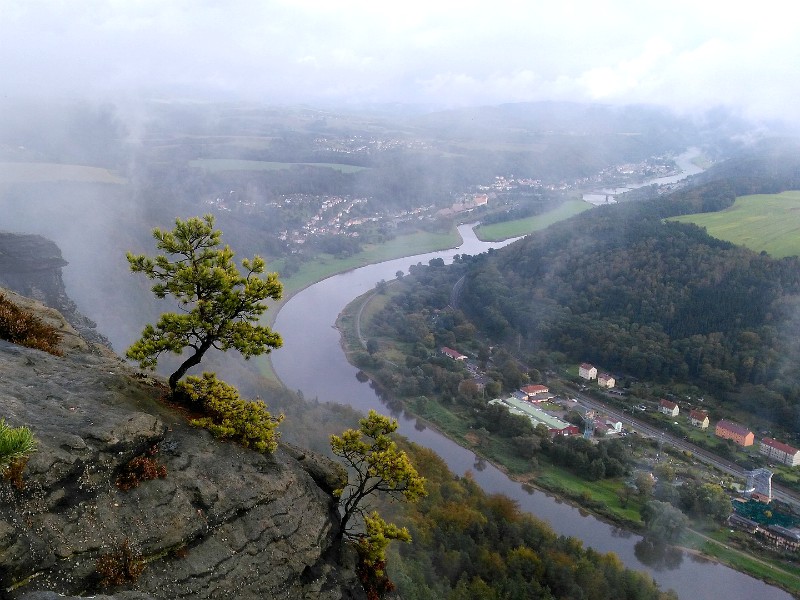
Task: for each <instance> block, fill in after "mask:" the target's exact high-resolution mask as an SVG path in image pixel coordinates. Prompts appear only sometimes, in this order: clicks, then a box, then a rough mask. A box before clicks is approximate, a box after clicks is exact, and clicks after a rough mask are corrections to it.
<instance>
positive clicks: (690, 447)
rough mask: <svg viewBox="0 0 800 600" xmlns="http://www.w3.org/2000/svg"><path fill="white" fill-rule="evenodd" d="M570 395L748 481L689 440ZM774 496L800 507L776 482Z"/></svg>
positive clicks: (798, 500)
mask: <svg viewBox="0 0 800 600" xmlns="http://www.w3.org/2000/svg"><path fill="white" fill-rule="evenodd" d="M570 393H571V394H572V395H573V396H574V397H575V398H577V400H578V401H579V402H580V403H581V404H583V405H584V406H586V407H588V408H593V409H594V410H597V411H602V412H603V413H605V414H607V415H609V416H611V417H614V418H615V419H618V420H620V421H622V423H624V424H626V425H630V426H631V427H632V428H633V429H634V430H635V431H638V432H639V433H641V434H643V435H646V436H649V437H652V438H654V439H660V440H661V441H662V443H664V444H669V445H670V446H673V447H674V448H677V449H679V450H686V451H688V452H691V453H692V455H693V456H694V457H695V458H697V459H698V460H700V461H702V462H704V463H706V464H708V465H711V466H713V467H715V468H717V469H719V470H720V471H722V472H724V473H727V474H729V475H732V476H734V477H738V478H739V479H746V476H745V470H744V469H743V468H741V467H740V466H738V465H735V464H734V463H732V462H730V461H727V460H725V459H723V458H720V457H719V456H716V455H715V454H712V453H710V452H709V451H708V450H704V449H703V448H700V447H698V446H695V445H694V444H692V443H691V442H689V441H687V440H684V439H680V438H677V437H675V436H673V435H670V434H669V433H667V432H665V431H664V430H662V429H658V428H657V427H654V426H653V425H651V424H649V423H644V422H642V421H640V420H638V419H636V418H634V417H633V416H631V415H630V414H628V413H626V412H623V411H621V410H619V409H617V408H613V407H610V406H608V405H607V404H605V403H604V402H601V401H599V400H596V399H594V398H590V397H589V396H587V395H586V394H581V393H580V392H576V391H574V390H572V391H571V392H570ZM772 496H773V498H775V499H777V500H780V501H781V502H786V503H788V504H793V505H795V506H797V507H800V494H797V493H796V492H794V491H793V490H789V489H787V488H785V487H783V486H781V485H779V484H776V483H774V482H773V484H772Z"/></svg>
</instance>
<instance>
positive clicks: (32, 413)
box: [0, 314, 363, 600]
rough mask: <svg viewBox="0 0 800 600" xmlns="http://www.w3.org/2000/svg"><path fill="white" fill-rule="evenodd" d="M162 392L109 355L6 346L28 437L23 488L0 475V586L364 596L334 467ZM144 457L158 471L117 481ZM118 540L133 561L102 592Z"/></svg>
mask: <svg viewBox="0 0 800 600" xmlns="http://www.w3.org/2000/svg"><path fill="white" fill-rule="evenodd" d="M49 316H50V318H54V317H53V314H50V315H49ZM164 391H165V388H164V386H163V383H162V382H161V381H160V380H157V379H152V378H148V377H143V376H142V375H141V374H140V373H138V372H137V371H135V370H133V369H132V368H131V367H129V366H128V365H127V364H126V363H124V362H123V361H121V360H120V359H118V358H116V357H114V356H113V355H107V354H98V353H96V352H92V351H90V350H89V349H87V348H82V347H80V345H77V346H76V345H74V344H73V345H72V346H71V347H69V348H68V349H67V354H66V356H64V357H62V358H59V357H55V356H51V355H49V354H45V353H43V352H40V351H37V350H32V349H28V348H23V347H20V346H15V345H12V344H9V343H7V342H4V341H0V417H4V418H6V420H7V422H8V423H9V424H10V425H12V426H18V425H26V426H28V427H30V428H31V429H32V430H33V432H34V434H35V436H36V438H37V441H38V450H37V451H36V452H35V453H34V454H32V455H31V457H30V460H29V461H28V464H27V467H26V469H25V471H24V473H23V483H24V487H23V488H22V489H18V488H17V487H16V486H15V485H14V484H13V483H12V482H11V481H2V482H0V586H2V588H1V589H0V597H8V598H33V599H35V598H50V597H51V596H49V595H48V593H51V592H56V593H59V594H71V595H84V594H88V593H95V592H98V591H100V592H102V593H106V594H118V595H116V596H115V597H118V598H123V597H125V598H147V597H148V596H149V597H152V598H237V599H247V598H292V599H293V598H314V599H317V598H322V599H330V600H336V599H342V598H360V597H362V595H363V592H361V591H360V588H359V585H358V583H357V580H356V578H355V575H354V572H353V569H352V559H348V558H347V556H346V555H343V552H342V549H341V548H340V546H339V545H338V542H336V539H337V536H336V534H337V533H338V522H339V520H338V514H337V510H336V501H335V499H334V498H333V497H332V495H331V488H333V487H335V486H337V482H338V481H339V478H340V477H341V476H342V473H341V472H340V471H339V470H338V467H337V466H336V465H335V463H332V462H330V461H328V460H327V459H324V458H321V457H317V456H314V455H313V454H311V453H309V452H306V451H303V450H300V449H297V448H290V447H285V446H282V447H281V448H279V450H278V451H277V452H276V453H275V454H274V455H263V454H259V453H256V452H253V451H250V450H247V449H244V448H241V447H239V446H237V445H234V444H228V443H221V442H219V441H216V440H214V439H213V438H212V437H211V436H210V434H208V432H206V431H204V430H198V429H195V428H192V427H190V426H189V425H188V424H187V422H186V419H185V417H184V415H182V414H181V413H180V412H179V411H178V410H176V409H175V408H173V407H170V406H168V405H167V404H166V403H165V402H164V401H163V395H164ZM142 455H144V456H148V457H150V458H153V459H154V460H157V461H158V462H159V463H161V464H163V465H164V466H165V467H166V477H164V478H156V479H152V480H147V481H142V482H141V483H140V485H138V487H134V488H132V489H130V490H129V491H122V490H121V489H119V488H118V487H117V485H115V482H116V481H117V478H118V476H119V474H120V472H121V470H122V469H123V468H124V467H125V465H127V464H128V463H129V462H130V461H131V459H133V458H134V457H137V456H142ZM124 547H127V548H128V549H129V558H132V559H134V560H135V561H137V563H138V564H141V565H143V567H144V568H143V571H142V573H141V575H140V576H139V577H138V579H136V581H127V582H126V583H125V584H124V585H122V586H120V587H114V588H110V589H105V588H103V587H102V586H101V584H100V579H101V577H100V575H99V574H98V572H97V561H98V559H99V558H100V557H102V556H104V555H111V554H114V553H119V552H120V550H121V549H122V548H124ZM343 556H344V557H343ZM343 564H344V565H349V566H343ZM123 590H125V591H128V592H137V594H133V595H131V594H128V593H126V594H119V592H121V591H123Z"/></svg>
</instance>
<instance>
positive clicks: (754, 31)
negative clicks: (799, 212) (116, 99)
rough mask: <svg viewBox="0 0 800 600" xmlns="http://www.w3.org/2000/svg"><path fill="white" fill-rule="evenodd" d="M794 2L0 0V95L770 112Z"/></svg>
mask: <svg viewBox="0 0 800 600" xmlns="http://www.w3.org/2000/svg"><path fill="white" fill-rule="evenodd" d="M798 17H800V8H795V7H794V6H793V5H791V4H790V3H786V2H779V1H778V0H763V1H761V2H759V3H758V4H757V5H754V4H752V3H744V2H739V1H737V0H731V1H729V2H724V3H723V2H721V1H719V0H708V1H706V2H702V3H697V2H689V1H688V0H674V1H673V2H670V3H652V2H644V3H643V2H634V1H631V0H606V1H605V2H594V1H589V0H564V1H562V2H559V3H531V2H523V1H522V0H494V1H493V2H491V3H487V2H485V1H484V0H462V1H460V2H453V1H449V0H441V1H437V2H430V0H428V1H422V0H412V1H409V2H405V3H402V4H399V3H381V2H374V1H369V2H367V1H364V0H230V1H229V2H225V3H222V2H218V1H216V0H205V1H203V0H172V1H170V2H163V1H155V0H140V1H137V2H127V1H124V0H87V1H85V2H79V3H63V2H58V1H56V0H4V2H3V18H2V19H0V75H2V77H3V82H4V89H5V90H6V93H10V94H29V95H40V96H41V95H48V94H52V95H58V94H71V95H89V96H92V95H95V96H96V95H100V96H104V95H112V94H116V93H121V92H124V93H157V92H159V91H160V93H167V92H168V91H169V90H175V89H190V90H195V91H196V92H198V93H200V92H206V93H225V94H229V95H230V96H236V97H242V98H250V99H261V100H266V101H279V102H295V101H304V102H309V103H313V102H315V101H322V100H324V101H340V102H358V101H374V102H425V103H437V104H441V105H452V104H464V105H469V104H479V103H487V102H513V101H521V100H538V99H546V98H552V99H562V100H563V99H569V100H599V101H607V102H630V101H636V102H655V103H661V104H670V105H674V106H676V107H681V108H685V109H687V110H688V109H691V108H692V107H695V108H700V107H704V106H712V105H716V104H731V105H735V106H739V107H741V108H742V110H744V111H749V112H752V113H759V112H764V113H765V114H766V113H769V114H770V115H776V114H782V113H784V112H785V111H786V110H787V109H790V108H791V107H790V105H791V104H792V103H793V102H792V100H793V99H794V98H795V97H796V92H797V89H796V87H797V85H798V84H797V83H795V81H796V80H797V77H796V76H795V75H794V72H795V71H796V65H797V64H798V60H800V31H798V30H799V29H800V18H798Z"/></svg>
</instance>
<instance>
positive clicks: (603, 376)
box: [597, 373, 617, 390]
mask: <svg viewBox="0 0 800 600" xmlns="http://www.w3.org/2000/svg"><path fill="white" fill-rule="evenodd" d="M597 385H599V386H600V387H603V388H607V389H609V390H610V389H611V388H613V387H614V386H615V385H617V382H616V380H615V379H614V378H613V377H612V376H611V375H609V374H608V373H600V375H598V376H597Z"/></svg>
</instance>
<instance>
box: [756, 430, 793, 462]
mask: <svg viewBox="0 0 800 600" xmlns="http://www.w3.org/2000/svg"><path fill="white" fill-rule="evenodd" d="M758 451H759V452H761V454H765V455H766V456H768V457H769V458H771V459H772V460H774V461H775V462H779V463H783V464H784V465H789V466H790V467H795V466H797V465H800V450H798V449H797V448H792V447H791V446H790V445H789V444H784V443H783V442H779V441H778V440H776V439H773V438H770V437H765V438H764V439H763V440H761V446H760V447H759V449H758Z"/></svg>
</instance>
